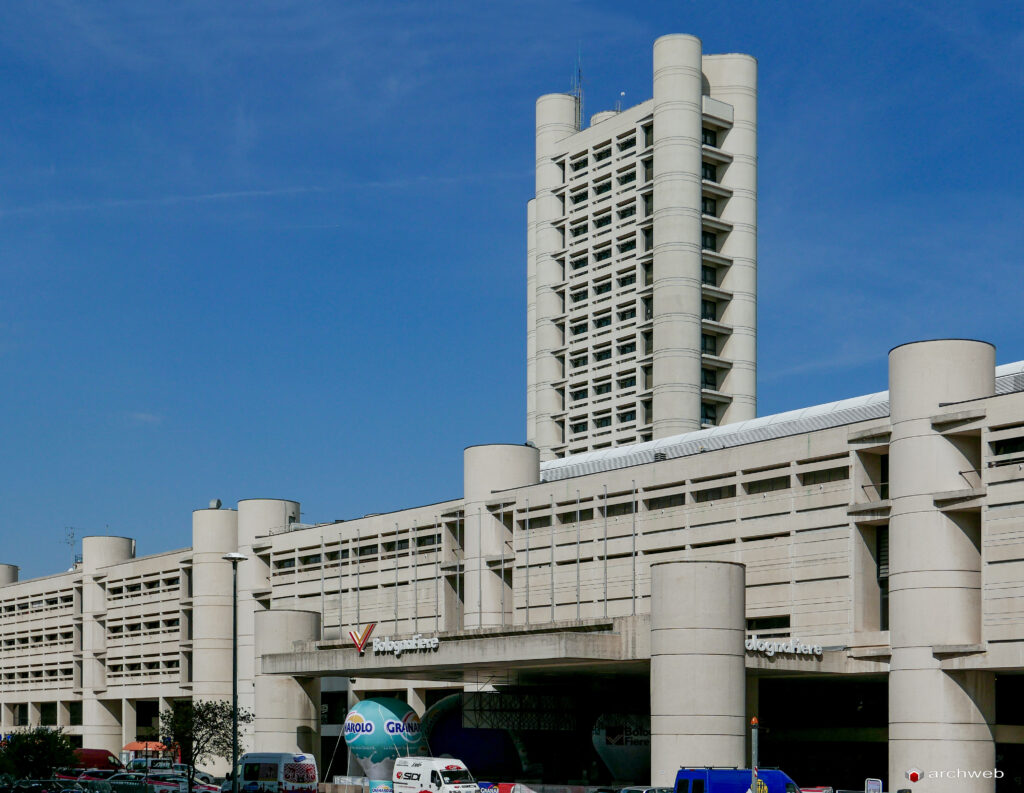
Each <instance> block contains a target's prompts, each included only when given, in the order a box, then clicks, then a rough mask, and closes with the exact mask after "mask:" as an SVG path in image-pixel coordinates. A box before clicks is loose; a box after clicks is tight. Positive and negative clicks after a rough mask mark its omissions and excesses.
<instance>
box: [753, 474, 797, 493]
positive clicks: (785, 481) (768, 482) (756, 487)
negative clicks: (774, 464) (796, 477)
mask: <svg viewBox="0 0 1024 793" xmlns="http://www.w3.org/2000/svg"><path fill="white" fill-rule="evenodd" d="M788 488H789V477H788V476H774V477H772V478H771V479H759V480H758V481H756V482H747V492H748V493H750V494H751V495H753V494H755V493H773V492H775V491H776V490H787V489H788Z"/></svg>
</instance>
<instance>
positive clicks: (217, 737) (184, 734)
mask: <svg viewBox="0 0 1024 793" xmlns="http://www.w3.org/2000/svg"><path fill="white" fill-rule="evenodd" d="M231 713H232V711H231V703H230V702H228V701H226V700H199V701H194V702H189V701H187V700H185V701H180V702H175V703H174V706H173V707H172V708H171V709H170V710H165V711H161V713H160V734H161V735H165V736H168V737H169V738H170V739H171V741H172V742H173V743H176V744H177V745H178V746H179V747H181V761H182V762H183V763H187V764H188V766H189V774H188V776H189V780H188V781H189V788H190V789H191V787H192V783H193V781H194V778H193V777H194V774H195V767H196V765H197V764H203V763H205V762H207V761H209V760H213V759H215V758H223V759H225V760H230V759H231V737H232V736H231ZM252 720H253V714H252V711H251V710H247V709H246V708H239V709H238V727H239V730H238V731H239V741H241V732H242V727H244V726H245V725H246V724H251V723H252Z"/></svg>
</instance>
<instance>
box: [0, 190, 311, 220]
mask: <svg viewBox="0 0 1024 793" xmlns="http://www.w3.org/2000/svg"><path fill="white" fill-rule="evenodd" d="M324 191H325V188H322V187H279V188H271V189H267V190H225V191H220V192H213V193H185V194H172V195H162V196H141V197H139V198H106V199H100V200H97V201H69V202H50V203H44V204H31V205H29V206H23V207H10V208H6V209H0V217H8V216H24V215H46V214H59V213H62V212H91V211H95V210H103V209H122V208H131V207H143V206H173V205H176V204H201V203H206V202H211V201H235V200H240V199H250V198H277V197H280V196H291V195H302V194H304V193H321V192H324Z"/></svg>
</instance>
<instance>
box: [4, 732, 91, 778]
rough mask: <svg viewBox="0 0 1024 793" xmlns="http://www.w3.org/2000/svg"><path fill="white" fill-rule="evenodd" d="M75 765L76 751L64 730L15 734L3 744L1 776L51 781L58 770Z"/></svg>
mask: <svg viewBox="0 0 1024 793" xmlns="http://www.w3.org/2000/svg"><path fill="white" fill-rule="evenodd" d="M74 764H75V750H74V749H73V748H72V746H71V741H69V740H68V736H66V735H65V734H64V731H63V730H61V729H60V728H57V729H53V728H51V727H36V728H35V729H32V730H25V731H23V732H15V733H12V734H11V737H10V738H8V739H7V740H6V741H4V742H3V743H2V744H0V773H3V774H8V775H10V776H13V777H16V778H18V779H47V778H49V777H50V776H52V775H53V770H54V769H55V768H61V767H62V766H72V765H74Z"/></svg>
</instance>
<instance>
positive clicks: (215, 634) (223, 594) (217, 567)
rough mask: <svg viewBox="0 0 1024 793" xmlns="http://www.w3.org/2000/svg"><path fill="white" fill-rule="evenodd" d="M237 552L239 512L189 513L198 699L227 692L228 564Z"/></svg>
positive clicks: (227, 694)
mask: <svg viewBox="0 0 1024 793" xmlns="http://www.w3.org/2000/svg"><path fill="white" fill-rule="evenodd" d="M237 550H238V513H237V512H235V511H234V510H232V509H197V510H196V511H195V512H193V513H192V604H193V606H192V694H193V696H194V697H195V698H196V699H210V700H223V699H228V698H230V696H231V595H232V593H231V563H230V562H225V561H224V559H223V558H222V557H223V556H224V554H226V553H231V552H232V551H237Z"/></svg>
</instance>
